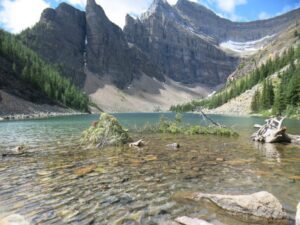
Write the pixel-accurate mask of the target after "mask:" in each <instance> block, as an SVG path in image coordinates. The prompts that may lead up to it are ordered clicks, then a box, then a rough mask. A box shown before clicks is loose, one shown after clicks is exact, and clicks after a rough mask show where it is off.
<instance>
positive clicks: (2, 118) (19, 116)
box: [0, 111, 89, 122]
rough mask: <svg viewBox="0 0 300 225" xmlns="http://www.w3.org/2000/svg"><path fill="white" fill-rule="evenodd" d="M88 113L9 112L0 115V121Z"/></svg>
mask: <svg viewBox="0 0 300 225" xmlns="http://www.w3.org/2000/svg"><path fill="white" fill-rule="evenodd" d="M87 114H89V113H83V112H78V111H74V112H37V113H29V114H26V113H23V114H9V115H4V116H0V122H2V121H3V122H4V121H15V120H30V119H45V118H53V117H63V116H76V115H87Z"/></svg>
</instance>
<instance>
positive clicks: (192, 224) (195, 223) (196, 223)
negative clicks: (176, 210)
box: [175, 216, 213, 225]
mask: <svg viewBox="0 0 300 225" xmlns="http://www.w3.org/2000/svg"><path fill="white" fill-rule="evenodd" d="M175 221H176V222H177V223H180V224H182V225H213V224H211V223H208V222H206V221H205V220H200V219H197V218H190V217H187V216H182V217H178V218H176V219H175Z"/></svg>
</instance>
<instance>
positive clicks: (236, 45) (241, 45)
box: [220, 35, 275, 53]
mask: <svg viewBox="0 0 300 225" xmlns="http://www.w3.org/2000/svg"><path fill="white" fill-rule="evenodd" d="M274 36H275V35H267V36H265V37H263V38H261V39H258V40H254V41H247V42H237V41H232V40H229V41H226V42H222V43H220V47H221V48H223V49H229V50H231V51H234V52H238V53H244V52H253V53H254V52H257V51H259V50H260V49H262V48H263V47H264V46H265V44H266V43H267V41H269V40H270V39H272V38H273V37H274Z"/></svg>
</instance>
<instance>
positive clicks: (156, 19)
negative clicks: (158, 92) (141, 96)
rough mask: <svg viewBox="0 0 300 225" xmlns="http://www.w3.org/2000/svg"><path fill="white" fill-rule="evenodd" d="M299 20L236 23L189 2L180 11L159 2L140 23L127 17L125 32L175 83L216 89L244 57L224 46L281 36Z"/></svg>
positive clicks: (296, 16) (182, 0) (297, 14)
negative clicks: (289, 26) (226, 50)
mask: <svg viewBox="0 0 300 225" xmlns="http://www.w3.org/2000/svg"><path fill="white" fill-rule="evenodd" d="M297 19H300V12H299V10H296V11H292V12H290V13H288V14H285V15H283V16H280V17H276V18H273V19H270V20H264V21H255V22H250V23H235V22H231V21H229V20H227V19H224V18H220V17H219V16H217V15H216V14H215V13H213V12H212V11H210V10H208V9H207V8H205V7H203V6H201V5H199V4H197V3H193V2H190V1H188V0H179V1H178V2H177V4H176V5H175V6H170V5H169V4H168V3H167V1H165V0H154V2H153V4H152V5H151V7H150V8H149V10H148V11H147V12H146V13H145V14H143V15H142V16H141V17H140V18H138V19H133V18H131V17H130V16H127V18H126V26H125V28H124V32H125V34H126V37H127V39H128V41H129V42H131V43H133V44H135V45H137V46H138V47H139V48H140V49H142V50H143V51H144V52H147V53H148V54H149V55H150V58H151V59H152V60H153V61H154V62H155V64H156V65H158V66H159V67H160V68H161V69H162V71H163V72H164V73H165V74H166V75H167V76H169V77H171V78H172V79H174V80H176V81H180V82H184V83H194V82H199V83H203V84H207V85H209V86H215V85H218V84H220V83H224V82H225V81H226V78H227V77H228V76H229V74H231V73H232V72H233V71H234V70H235V68H236V67H237V65H238V63H239V58H238V57H234V56H232V54H229V53H227V52H226V53H225V52H224V51H223V50H222V49H221V48H220V44H221V43H222V42H226V41H234V42H246V41H248V42H249V41H254V40H258V39H261V38H263V37H266V36H271V35H275V34H277V33H280V32H281V31H282V30H283V29H285V28H286V27H287V26H288V25H290V24H291V23H294V22H295V21H296V20H297ZM233 44H235V43H233ZM238 44H240V43H238ZM222 46H223V45H222Z"/></svg>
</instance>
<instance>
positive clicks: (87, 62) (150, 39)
mask: <svg viewBox="0 0 300 225" xmlns="http://www.w3.org/2000/svg"><path fill="white" fill-rule="evenodd" d="M299 11H300V9H297V10H293V11H291V12H289V13H286V14H284V15H281V16H278V17H275V18H272V19H268V20H262V21H252V22H232V21H230V20H228V19H225V18H221V17H219V16H218V15H216V14H215V13H214V12H213V11H211V10H210V9H207V8H206V7H204V6H202V5H199V4H196V3H194V2H190V1H187V0H179V1H178V2H177V4H175V5H170V4H169V3H168V2H167V1H165V0H154V1H153V3H152V4H151V6H150V7H149V9H148V10H147V12H146V13H144V14H142V15H141V16H140V17H138V18H133V17H131V16H130V15H127V16H126V25H125V26H124V28H123V29H121V28H120V27H118V26H117V25H116V24H114V23H113V22H111V21H110V20H109V19H108V17H107V16H106V14H105V11H104V10H103V8H102V7H101V6H100V5H98V4H97V3H96V1H95V0H88V1H87V6H86V10H85V11H80V10H78V9H76V8H74V7H72V6H70V5H68V4H67V3H62V4H60V5H59V6H58V7H57V8H56V9H46V10H44V12H43V13H42V15H41V20H40V21H39V22H38V23H37V24H36V25H35V26H34V27H33V28H31V29H27V30H26V31H24V32H23V33H21V34H20V35H19V38H20V39H21V40H22V41H23V42H24V43H25V44H26V45H27V46H29V47H30V48H32V49H33V50H34V51H36V52H37V53H38V54H39V55H40V56H41V57H42V58H43V59H44V60H46V61H47V62H48V63H52V64H55V65H57V67H58V68H60V69H61V70H62V71H63V72H64V73H63V74H66V75H67V77H68V78H69V79H71V80H72V82H73V83H75V84H76V85H77V86H78V87H80V88H84V87H86V86H87V85H85V83H86V82H89V81H90V77H89V78H88V77H87V76H88V75H91V73H92V74H93V76H95V77H96V78H97V79H98V81H97V82H96V83H97V84H98V89H99V90H100V89H101V88H104V87H105V85H111V84H112V85H114V86H116V88H117V89H119V90H120V91H124V92H126V93H127V92H128V93H130V96H133V95H135V94H136V95H141V96H146V95H148V94H153V93H151V92H148V89H147V88H142V90H144V92H142V93H139V94H138V93H133V92H132V91H129V88H130V87H131V85H132V84H133V83H134V84H137V83H138V82H139V81H140V85H142V84H143V82H142V80H144V78H143V76H147V77H148V78H150V79H156V80H158V82H161V83H162V84H164V82H166V80H168V79H171V80H172V81H174V82H179V83H180V84H182V85H183V86H189V85H193V84H197V85H200V86H202V87H207V88H206V90H215V89H217V88H218V87H219V86H220V85H222V84H224V83H226V82H227V79H228V77H229V76H230V75H231V74H233V73H234V71H236V69H237V68H238V65H239V64H240V62H241V55H240V54H236V53H234V52H232V51H227V50H226V49H224V48H223V47H222V43H223V42H224V41H241V42H245V41H256V40H258V39H259V38H264V37H265V36H266V35H272V36H271V38H270V40H272V39H276V36H277V35H278V34H280V33H281V32H283V30H284V28H285V27H286V26H287V25H290V24H292V23H294V22H295V21H297V20H298V19H300V13H298V12H299ZM298 14H299V15H298ZM264 44H265V43H259V44H258V47H257V49H260V48H263V47H264ZM245 57H248V56H245ZM87 74H88V75H87ZM148 78H147V79H148ZM88 80H89V81H88ZM100 81H101V82H100ZM107 82H108V83H107ZM158 86H160V89H159V91H158V92H157V91H156V92H155V94H157V93H159V92H160V93H162V91H163V90H164V88H163V85H162V86H161V85H158ZM94 89H95V87H93V90H94ZM138 89H139V88H138ZM86 91H87V92H88V93H89V94H90V95H93V93H91V89H89V90H86ZM95 91H96V90H95ZM95 93H96V92H95ZM193 93H194V92H193ZM208 94H209V92H207V93H203V92H201V93H199V96H194V97H196V98H202V97H205V96H206V95H208ZM94 96H96V95H94ZM116 98H118V96H117V94H116ZM104 101H105V99H97V102H99V104H100V103H101V102H104ZM110 108H111V107H110ZM164 108H166V107H165V106H164ZM104 110H105V109H104Z"/></svg>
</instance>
